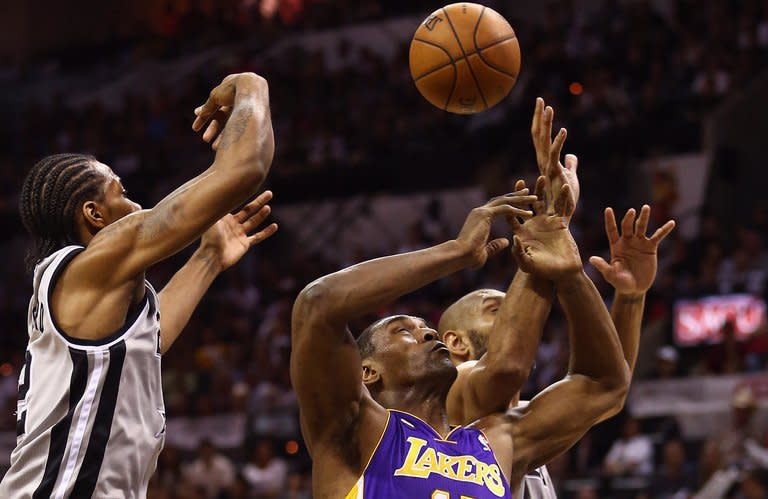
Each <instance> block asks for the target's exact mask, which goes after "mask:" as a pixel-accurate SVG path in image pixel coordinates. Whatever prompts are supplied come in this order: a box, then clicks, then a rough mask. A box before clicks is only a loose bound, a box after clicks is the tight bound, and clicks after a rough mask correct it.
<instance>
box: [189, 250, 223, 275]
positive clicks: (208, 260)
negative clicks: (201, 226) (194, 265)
mask: <svg viewBox="0 0 768 499" xmlns="http://www.w3.org/2000/svg"><path fill="white" fill-rule="evenodd" d="M190 260H194V261H197V262H199V263H201V264H202V265H203V266H204V267H205V269H206V270H207V271H208V272H210V273H212V274H214V275H218V274H220V273H221V272H222V271H223V270H224V265H223V264H222V263H221V259H220V258H219V252H218V251H216V249H215V248H213V247H212V246H208V245H206V244H201V245H200V247H199V248H197V249H196V250H195V252H194V253H193V254H192V257H191V258H190Z"/></svg>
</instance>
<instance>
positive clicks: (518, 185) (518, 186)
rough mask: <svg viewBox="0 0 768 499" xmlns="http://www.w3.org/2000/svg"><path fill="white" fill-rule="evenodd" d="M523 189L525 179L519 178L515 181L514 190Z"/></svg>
mask: <svg viewBox="0 0 768 499" xmlns="http://www.w3.org/2000/svg"><path fill="white" fill-rule="evenodd" d="M523 189H525V180H523V179H520V180H518V181H517V182H515V191H522V190H523Z"/></svg>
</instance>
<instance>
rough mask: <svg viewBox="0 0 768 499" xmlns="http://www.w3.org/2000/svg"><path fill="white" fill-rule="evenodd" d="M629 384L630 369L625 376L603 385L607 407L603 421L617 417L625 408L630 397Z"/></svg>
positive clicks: (605, 382)
mask: <svg viewBox="0 0 768 499" xmlns="http://www.w3.org/2000/svg"><path fill="white" fill-rule="evenodd" d="M629 384H630V376H629V370H628V369H627V370H626V373H624V374H623V375H621V376H618V377H617V378H614V379H611V380H609V381H604V382H603V383H602V386H603V391H604V393H605V400H606V406H607V407H606V409H605V416H604V418H603V419H608V418H611V417H613V416H615V415H617V414H618V413H620V412H621V410H622V409H623V408H624V404H625V403H626V401H627V396H628V395H629Z"/></svg>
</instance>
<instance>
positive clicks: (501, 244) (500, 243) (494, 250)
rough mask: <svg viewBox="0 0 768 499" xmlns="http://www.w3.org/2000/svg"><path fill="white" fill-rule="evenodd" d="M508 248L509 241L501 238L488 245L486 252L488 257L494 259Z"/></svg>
mask: <svg viewBox="0 0 768 499" xmlns="http://www.w3.org/2000/svg"><path fill="white" fill-rule="evenodd" d="M507 246H509V239H507V238H505V237H500V238H498V239H494V240H493V241H491V242H489V243H488V244H486V245H485V251H486V253H487V254H488V257H492V256H494V255H498V254H499V253H501V252H502V251H503V250H504V248H506V247H507Z"/></svg>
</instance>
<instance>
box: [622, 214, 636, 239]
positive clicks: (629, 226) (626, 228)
mask: <svg viewBox="0 0 768 499" xmlns="http://www.w3.org/2000/svg"><path fill="white" fill-rule="evenodd" d="M634 226H635V209H634V208H630V209H629V210H627V213H625V214H624V218H623V219H621V237H623V238H625V239H630V238H631V237H632V235H633V234H634V228H635V227H634Z"/></svg>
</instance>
